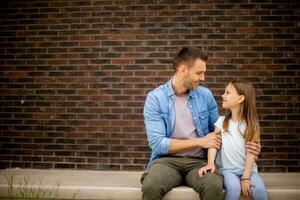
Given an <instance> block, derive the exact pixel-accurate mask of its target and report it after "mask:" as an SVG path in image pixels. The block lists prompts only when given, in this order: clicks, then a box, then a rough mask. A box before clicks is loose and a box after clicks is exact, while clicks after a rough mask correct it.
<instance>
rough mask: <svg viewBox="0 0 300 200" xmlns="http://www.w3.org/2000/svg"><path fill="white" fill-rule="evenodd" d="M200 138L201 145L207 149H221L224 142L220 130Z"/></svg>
mask: <svg viewBox="0 0 300 200" xmlns="http://www.w3.org/2000/svg"><path fill="white" fill-rule="evenodd" d="M199 139H200V140H201V145H200V147H201V148H206V149H209V148H215V149H220V146H221V143H222V140H221V134H220V130H215V131H214V132H211V133H209V134H207V135H206V136H204V137H202V138H199Z"/></svg>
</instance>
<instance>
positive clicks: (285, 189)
mask: <svg viewBox="0 0 300 200" xmlns="http://www.w3.org/2000/svg"><path fill="white" fill-rule="evenodd" d="M142 173H143V172H126V171H83V170H38V169H6V170H0V197H8V185H9V184H8V183H7V179H10V180H12V178H8V177H10V175H12V176H11V177H13V180H14V182H13V187H14V188H15V189H16V190H18V189H19V188H20V183H21V185H22V186H21V187H23V188H24V187H27V188H29V189H33V190H36V191H37V190H38V189H39V188H40V189H42V190H44V191H47V190H52V192H53V191H54V189H55V188H58V193H59V197H60V198H59V199H72V197H74V194H75V197H76V199H90V200H92V199H97V200H141V199H142V193H141V184H140V181H139V180H140V176H141V174H142ZM260 175H261V176H262V177H263V179H264V181H265V184H266V187H267V192H268V195H269V199H270V200H277V199H278V200H279V199H289V200H298V199H300V173H261V174H260ZM26 181H27V184H25V182H26ZM164 200H199V197H198V195H197V193H196V192H194V191H193V190H192V189H191V188H189V187H186V186H181V187H177V188H174V189H173V190H171V191H170V192H169V193H168V194H167V195H166V196H165V198H164Z"/></svg>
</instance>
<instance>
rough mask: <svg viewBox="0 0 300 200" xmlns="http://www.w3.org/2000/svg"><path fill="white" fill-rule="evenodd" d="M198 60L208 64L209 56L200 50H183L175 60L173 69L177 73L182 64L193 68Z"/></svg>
mask: <svg viewBox="0 0 300 200" xmlns="http://www.w3.org/2000/svg"><path fill="white" fill-rule="evenodd" d="M197 59H200V60H202V61H204V62H206V61H207V60H208V55H207V54H205V53H204V52H203V51H202V50H201V49H198V48H193V47H184V48H182V49H181V50H180V51H179V52H178V53H177V54H176V56H175V57H174V59H173V67H174V70H175V72H176V71H177V69H178V67H179V66H180V65H181V64H185V65H187V66H188V67H191V66H192V65H193V64H194V62H195V61H196V60H197Z"/></svg>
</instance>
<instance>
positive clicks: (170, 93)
mask: <svg viewBox="0 0 300 200" xmlns="http://www.w3.org/2000/svg"><path fill="white" fill-rule="evenodd" d="M172 78H173V77H172ZM172 78H171V79H170V80H169V81H168V82H167V88H168V97H170V96H173V95H175V92H174V90H173V87H172ZM188 97H189V98H190V97H192V98H194V97H195V92H194V91H193V90H190V91H189V92H188Z"/></svg>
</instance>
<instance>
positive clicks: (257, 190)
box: [250, 172, 268, 200]
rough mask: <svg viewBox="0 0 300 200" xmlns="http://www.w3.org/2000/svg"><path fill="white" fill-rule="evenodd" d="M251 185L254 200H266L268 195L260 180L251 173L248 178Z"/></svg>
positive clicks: (254, 173) (256, 175) (255, 174)
mask: <svg viewBox="0 0 300 200" xmlns="http://www.w3.org/2000/svg"><path fill="white" fill-rule="evenodd" d="M250 181H251V184H252V185H253V186H252V187H251V193H252V197H253V199H254V200H267V199H268V195H267V191H266V187H265V184H264V181H263V180H262V178H261V177H260V176H259V175H258V174H257V173H256V172H252V173H251V177H250Z"/></svg>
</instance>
